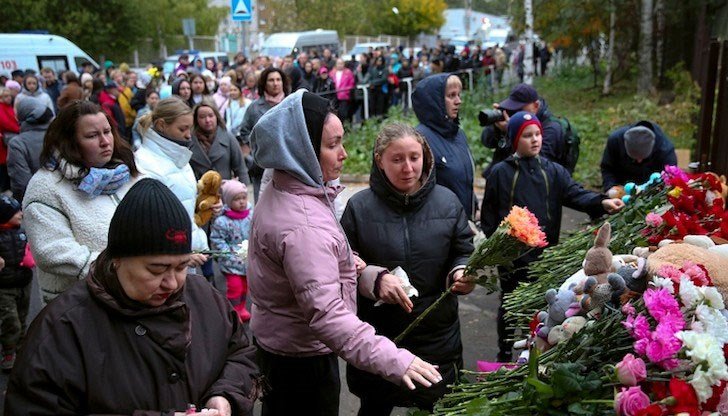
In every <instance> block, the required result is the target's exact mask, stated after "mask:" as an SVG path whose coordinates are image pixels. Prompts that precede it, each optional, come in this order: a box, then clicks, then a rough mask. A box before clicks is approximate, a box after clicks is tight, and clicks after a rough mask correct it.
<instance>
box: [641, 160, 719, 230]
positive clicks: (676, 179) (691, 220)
mask: <svg viewBox="0 0 728 416" xmlns="http://www.w3.org/2000/svg"><path fill="white" fill-rule="evenodd" d="M662 178H663V181H664V183H665V185H666V186H668V187H670V188H671V189H670V190H669V191H668V192H667V200H668V201H667V202H669V205H667V206H665V207H663V208H661V209H659V210H658V212H662V213H661V214H658V213H657V212H650V213H648V214H647V216H646V217H645V223H646V224H647V228H646V229H645V230H644V231H643V235H644V236H645V237H647V239H648V241H649V242H650V244H657V243H659V242H660V241H662V240H664V239H672V240H679V239H682V238H683V237H685V236H686V235H689V234H693V235H709V236H713V235H714V236H717V237H722V238H728V226H727V225H726V224H725V223H726V222H728V211H725V206H724V201H723V199H722V198H720V197H718V195H720V192H721V184H720V182H719V181H718V180H717V179H716V177H715V175H712V174H710V173H700V174H694V175H688V174H687V173H685V172H683V171H682V170H680V168H678V167H676V166H666V167H665V171H664V172H663V173H662ZM664 208H667V209H664Z"/></svg>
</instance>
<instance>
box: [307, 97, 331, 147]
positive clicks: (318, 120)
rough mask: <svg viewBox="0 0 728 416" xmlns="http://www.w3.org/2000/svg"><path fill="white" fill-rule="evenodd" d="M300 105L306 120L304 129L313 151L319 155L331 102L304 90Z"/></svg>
mask: <svg viewBox="0 0 728 416" xmlns="http://www.w3.org/2000/svg"><path fill="white" fill-rule="evenodd" d="M301 105H302V106H303V117H304V118H305V120H306V130H307V131H308V137H309V138H311V144H312V145H313V151H314V152H316V157H319V156H321V154H320V153H321V138H322V136H323V133H324V121H326V116H327V115H328V114H329V112H330V108H331V103H330V102H329V100H327V99H326V98H323V97H321V96H320V95H316V94H311V93H310V92H304V93H303V97H301Z"/></svg>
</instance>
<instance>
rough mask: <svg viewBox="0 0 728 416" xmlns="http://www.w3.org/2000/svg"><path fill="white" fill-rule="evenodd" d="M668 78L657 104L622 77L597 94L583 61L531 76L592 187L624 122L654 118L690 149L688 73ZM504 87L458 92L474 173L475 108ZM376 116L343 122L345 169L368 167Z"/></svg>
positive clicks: (394, 116) (482, 151)
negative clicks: (566, 128) (564, 122)
mask: <svg viewBox="0 0 728 416" xmlns="http://www.w3.org/2000/svg"><path fill="white" fill-rule="evenodd" d="M668 77H669V78H670V80H671V82H672V84H673V86H674V87H673V93H674V96H675V100H674V101H673V102H672V103H671V104H667V105H661V106H660V105H658V104H657V100H658V97H643V96H638V95H635V89H636V87H635V86H636V82H634V81H632V80H631V79H625V80H622V81H620V82H619V83H617V84H616V85H615V86H614V87H613V91H612V94H611V95H609V96H603V95H602V94H601V86H600V87H598V88H594V87H593V78H592V73H591V70H590V69H589V68H586V67H567V68H564V69H561V70H559V71H555V72H554V73H553V74H551V75H550V76H548V77H544V78H537V79H536V83H535V87H536V89H537V90H538V92H539V95H540V96H542V97H543V98H545V99H546V101H547V102H548V104H549V107H550V108H551V111H552V112H553V113H554V114H555V115H558V116H565V117H567V118H568V119H569V121H570V122H571V124H572V126H573V127H574V128H576V130H577V131H578V132H579V136H580V138H581V146H580V151H581V153H580V156H579V162H578V164H577V167H576V171H575V172H574V177H575V179H576V180H577V181H579V182H581V183H583V184H584V185H585V186H587V187H589V188H593V189H598V188H599V187H600V185H601V174H600V172H599V161H600V160H601V157H602V152H603V150H604V145H605V144H606V139H607V137H608V136H609V133H610V132H611V131H612V130H614V129H616V128H618V127H620V126H623V125H625V124H629V123H633V122H635V121H638V120H641V119H646V120H652V121H654V122H656V123H657V124H659V125H660V126H661V127H662V128H663V130H664V131H665V133H666V134H667V135H668V137H669V138H670V139H671V140H672V142H673V143H674V144H675V147H676V148H687V149H692V148H693V147H694V143H695V139H694V137H695V132H696V125H695V122H694V119H695V117H696V115H697V111H698V107H697V97H698V95H697V94H698V92H697V91H698V90H697V87H696V86H695V85H694V83H693V82H692V81H691V80H690V75H689V74H688V72H687V71H685V70H684V69H682V68H680V67H678V68H676V69H674V70H672V71H670V72H669V73H668ZM507 94H508V91H507V88H506V89H504V90H503V91H501V92H500V93H499V94H498V95H497V96H493V95H491V94H489V93H488V92H487V91H486V89H485V86H484V83H479V84H478V85H476V87H475V88H474V90H473V91H465V92H464V93H463V104H462V105H461V108H460V126H461V127H462V128H463V130H464V131H465V134H466V136H467V138H468V142H469V144H470V149H471V152H472V154H473V158H474V159H475V164H476V175H479V174H480V172H481V171H482V169H483V168H484V167H485V166H486V165H487V164H488V163H489V162H490V159H491V156H492V151H491V150H490V149H486V148H484V147H483V145H482V144H481V143H480V133H481V130H482V129H481V127H480V126H479V125H478V118H477V116H478V112H479V111H480V110H481V109H484V108H490V106H491V104H492V103H493V102H496V101H500V100H502V99H504V98H505V97H506V96H507ZM395 120H396V121H404V122H407V123H410V124H412V125H417V123H418V122H417V119H416V117H415V116H414V114H413V113H412V112H410V113H409V114H408V115H405V114H403V113H402V110H401V108H399V107H397V108H392V109H390V112H389V117H388V119H387V120H386V121H385V122H390V121H395ZM380 123H381V121H377V120H369V121H368V122H367V123H365V124H363V125H361V126H348V129H349V134H348V136H347V139H346V148H347V152H348V153H349V159H348V160H347V161H346V164H345V170H346V173H354V174H366V173H369V171H370V169H371V157H372V149H373V148H374V141H375V139H376V135H377V132H378V131H379V128H380Z"/></svg>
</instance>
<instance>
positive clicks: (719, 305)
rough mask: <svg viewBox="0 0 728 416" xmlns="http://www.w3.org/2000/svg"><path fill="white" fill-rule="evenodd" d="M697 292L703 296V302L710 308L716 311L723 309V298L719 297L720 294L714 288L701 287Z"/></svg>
mask: <svg viewBox="0 0 728 416" xmlns="http://www.w3.org/2000/svg"><path fill="white" fill-rule="evenodd" d="M699 290H700V293H701V294H702V295H703V298H704V299H705V302H706V303H707V304H708V305H710V306H711V307H712V308H715V309H718V310H721V309H725V304H724V303H723V296H721V294H720V292H718V289H716V288H715V287H714V286H702V287H700V288H699Z"/></svg>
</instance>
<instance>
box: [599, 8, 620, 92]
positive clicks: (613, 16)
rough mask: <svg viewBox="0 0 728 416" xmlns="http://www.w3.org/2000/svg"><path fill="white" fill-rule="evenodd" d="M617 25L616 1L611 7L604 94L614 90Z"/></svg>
mask: <svg viewBox="0 0 728 416" xmlns="http://www.w3.org/2000/svg"><path fill="white" fill-rule="evenodd" d="M616 27H617V7H616V5H615V4H614V1H611V2H610V7H609V47H608V49H607V74H606V75H605V76H604V86H603V88H602V94H604V95H609V94H610V93H611V92H612V72H613V71H614V39H615V37H616V34H615V32H616Z"/></svg>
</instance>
